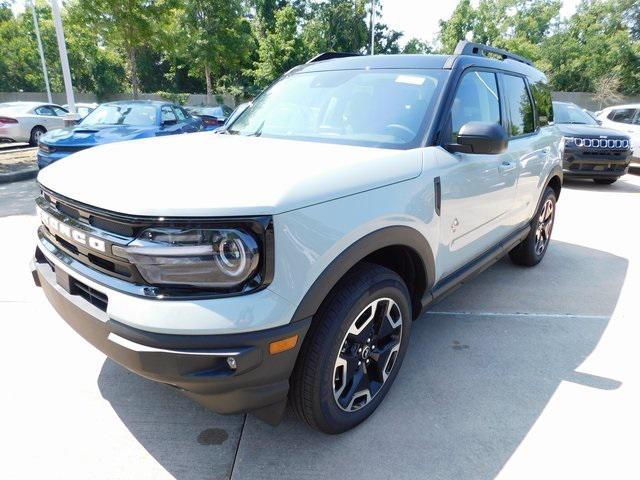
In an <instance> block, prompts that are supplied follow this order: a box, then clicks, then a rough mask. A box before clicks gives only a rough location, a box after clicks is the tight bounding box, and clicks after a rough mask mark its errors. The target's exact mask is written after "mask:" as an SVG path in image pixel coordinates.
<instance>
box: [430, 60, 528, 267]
mask: <svg viewBox="0 0 640 480" xmlns="http://www.w3.org/2000/svg"><path fill="white" fill-rule="evenodd" d="M500 97H501V92H500V88H499V83H498V77H497V74H496V73H495V72H493V71H489V70H475V69H472V70H467V71H465V73H464V74H463V76H462V77H461V79H460V81H459V82H458V85H457V89H456V93H455V96H454V98H453V101H452V102H451V105H450V108H449V115H448V118H447V120H446V121H445V127H444V129H443V132H444V133H443V136H444V137H445V138H444V140H445V142H444V143H450V142H454V143H455V142H456V141H457V134H458V132H459V131H460V128H461V127H462V126H463V125H464V124H466V123H468V122H472V121H479V122H491V123H498V124H501V125H503V127H505V128H506V127H507V118H506V114H505V111H504V108H503V106H502V105H501V100H500ZM438 163H439V166H440V167H441V172H442V173H441V176H440V183H441V192H442V193H441V195H442V203H441V217H440V218H441V227H440V228H441V237H440V238H441V247H442V248H443V249H444V251H445V252H446V255H443V256H442V257H441V258H440V261H441V265H442V266H443V270H442V272H443V274H445V275H446V274H448V273H452V272H453V271H455V270H456V269H457V268H459V267H460V266H462V265H464V264H465V263H467V262H469V261H470V260H472V259H473V258H475V257H477V256H478V255H480V254H482V253H483V252H484V251H486V250H488V249H489V248H491V247H493V246H494V245H495V244H497V243H498V242H499V241H500V240H502V239H503V238H504V237H506V236H507V235H508V234H509V233H510V232H509V229H508V227H507V225H508V222H507V221H506V219H507V217H508V216H509V215H510V213H511V211H512V209H513V203H514V196H515V189H516V179H517V171H516V170H517V166H516V164H515V163H514V162H513V161H512V156H511V155H509V154H508V153H505V154H498V155H480V154H468V153H449V152H448V151H446V150H445V149H440V150H439V154H438Z"/></svg>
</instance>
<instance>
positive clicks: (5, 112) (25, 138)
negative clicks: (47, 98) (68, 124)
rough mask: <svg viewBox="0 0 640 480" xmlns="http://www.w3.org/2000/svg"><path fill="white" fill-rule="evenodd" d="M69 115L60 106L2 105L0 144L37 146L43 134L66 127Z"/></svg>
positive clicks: (37, 103)
mask: <svg viewBox="0 0 640 480" xmlns="http://www.w3.org/2000/svg"><path fill="white" fill-rule="evenodd" d="M67 113H68V112H67V110H65V109H64V108H62V107H61V106H60V105H53V104H50V103H40V102H8V103H0V142H29V144H31V145H33V146H36V145H38V140H39V139H40V137H41V136H42V135H43V134H45V133H46V132H48V131H50V130H56V129H58V128H62V127H63V126H64V117H65V115H67Z"/></svg>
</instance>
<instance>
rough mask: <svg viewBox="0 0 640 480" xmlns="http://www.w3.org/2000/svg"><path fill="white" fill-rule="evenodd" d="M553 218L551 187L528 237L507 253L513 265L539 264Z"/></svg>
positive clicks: (549, 236) (553, 193)
mask: <svg viewBox="0 0 640 480" xmlns="http://www.w3.org/2000/svg"><path fill="white" fill-rule="evenodd" d="M549 208H550V211H549ZM555 216H556V194H555V192H554V191H553V189H552V188H551V187H547V188H546V190H545V191H544V195H543V197H542V201H541V202H540V206H539V207H538V210H537V211H536V214H535V217H534V218H533V220H532V222H531V231H530V232H529V235H527V237H526V238H525V239H524V240H523V241H522V242H521V243H519V244H518V245H517V246H516V247H514V248H513V249H512V250H511V251H510V252H509V257H510V258H511V261H512V262H513V263H515V264H516V265H523V266H525V267H533V266H534V265H537V264H538V263H540V261H541V260H542V259H543V258H544V254H545V253H547V248H549V241H550V240H551V232H552V231H553V223H554V220H555Z"/></svg>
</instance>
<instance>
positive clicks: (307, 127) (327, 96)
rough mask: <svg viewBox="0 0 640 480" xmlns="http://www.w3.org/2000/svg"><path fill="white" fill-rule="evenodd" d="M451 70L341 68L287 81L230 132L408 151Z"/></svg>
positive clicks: (257, 103)
mask: <svg viewBox="0 0 640 480" xmlns="http://www.w3.org/2000/svg"><path fill="white" fill-rule="evenodd" d="M447 74H448V72H445V71H443V70H427V69H423V70H399V69H397V70H386V69H384V70H383V69H371V70H340V71H324V72H302V73H298V74H294V75H290V76H287V77H284V78H283V79H282V80H280V81H279V82H278V83H276V84H275V85H274V86H272V87H271V88H270V89H269V90H267V91H266V92H265V93H263V94H262V95H261V96H260V97H258V98H257V99H256V100H255V101H254V102H253V104H252V105H251V106H250V107H249V108H248V109H247V110H245V111H244V112H243V113H242V114H241V115H240V117H239V118H238V119H237V120H236V121H235V122H234V123H233V125H232V127H231V128H230V129H229V130H228V133H230V134H237V135H248V136H261V135H262V136H265V137H276V138H290V139H297V140H308V141H317V142H327V143H342V144H349V145H361V146H370V147H381V148H408V147H410V146H412V145H416V144H417V143H418V142H419V141H420V139H421V138H422V137H421V135H422V130H423V124H424V122H425V118H426V117H427V116H428V115H430V116H432V109H433V105H432V103H433V100H434V99H435V98H436V95H435V94H436V92H438V91H439V89H440V88H441V85H442V83H443V82H444V78H445V76H446V75H447Z"/></svg>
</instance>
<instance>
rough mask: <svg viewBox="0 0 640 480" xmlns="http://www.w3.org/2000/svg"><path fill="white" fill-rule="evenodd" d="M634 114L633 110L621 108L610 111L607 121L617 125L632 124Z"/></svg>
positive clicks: (634, 110)
mask: <svg viewBox="0 0 640 480" xmlns="http://www.w3.org/2000/svg"><path fill="white" fill-rule="evenodd" d="M635 114H636V109H635V108H621V109H618V110H612V111H611V113H610V114H609V116H608V118H609V120H611V121H613V122H618V123H633V117H634V116H635Z"/></svg>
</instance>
